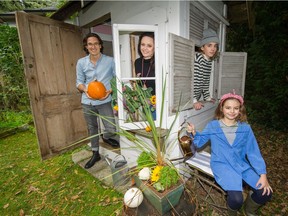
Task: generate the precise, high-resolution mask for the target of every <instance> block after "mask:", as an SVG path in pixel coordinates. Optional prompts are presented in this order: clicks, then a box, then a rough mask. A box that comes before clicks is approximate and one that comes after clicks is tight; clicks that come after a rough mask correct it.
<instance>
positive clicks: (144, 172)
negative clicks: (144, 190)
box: [138, 167, 151, 181]
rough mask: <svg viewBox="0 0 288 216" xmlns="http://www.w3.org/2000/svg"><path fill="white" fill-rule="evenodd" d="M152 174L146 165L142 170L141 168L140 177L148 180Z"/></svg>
mask: <svg viewBox="0 0 288 216" xmlns="http://www.w3.org/2000/svg"><path fill="white" fill-rule="evenodd" d="M150 175H151V171H150V168H149V167H144V168H143V169H142V170H140V172H139V173H138V177H139V179H141V180H144V181H146V180H148V179H150Z"/></svg>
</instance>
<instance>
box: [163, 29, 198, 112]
mask: <svg viewBox="0 0 288 216" xmlns="http://www.w3.org/2000/svg"><path fill="white" fill-rule="evenodd" d="M169 37H170V55H171V56H170V74H171V77H170V78H171V85H170V86H171V89H170V94H171V95H170V96H171V97H170V98H171V100H170V113H171V112H175V111H176V110H177V109H178V108H179V105H180V108H183V106H184V105H186V104H187V103H189V102H191V101H192V97H193V82H192V78H193V64H194V49H195V48H194V42H193V41H192V40H188V39H185V38H182V37H180V36H177V35H174V34H171V33H170V34H169ZM191 107H192V105H191V106H190V107H189V108H191ZM185 108H188V107H185Z"/></svg>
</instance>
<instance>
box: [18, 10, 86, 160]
mask: <svg viewBox="0 0 288 216" xmlns="http://www.w3.org/2000/svg"><path fill="white" fill-rule="evenodd" d="M16 22H17V28H18V34H19V38H20V43H21V49H22V55H23V60H24V64H25V76H26V79H27V83H28V88H29V95H30V104H31V107H32V112H33V116H34V123H35V126H36V130H37V137H38V143H39V147H40V152H41V157H42V159H47V158H49V157H52V156H54V155H57V154H59V153H61V152H64V151H67V150H68V149H71V148H72V147H76V146H79V145H80V143H78V144H77V145H73V143H74V142H75V141H78V140H81V139H82V138H84V137H86V136H87V129H86V123H85V120H84V117H83V113H82V108H81V103H80V96H81V95H80V93H78V91H77V89H76V86H75V85H76V84H75V83H76V63H77V60H78V59H79V58H80V57H82V56H84V55H85V54H84V52H83V50H82V37H81V29H80V28H79V27H76V26H73V25H70V24H66V23H62V22H59V21H55V20H52V19H49V18H44V17H40V16H35V15H31V14H26V13H24V12H17V13H16Z"/></svg>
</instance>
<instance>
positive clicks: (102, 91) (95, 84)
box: [87, 80, 106, 100]
mask: <svg viewBox="0 0 288 216" xmlns="http://www.w3.org/2000/svg"><path fill="white" fill-rule="evenodd" d="M87 92H88V95H89V96H90V97H91V98H93V99H96V100H99V99H101V98H103V97H104V96H105V95H106V88H105V86H104V84H103V83H102V82H99V81H97V80H95V81H92V82H90V83H89V84H88V88H87Z"/></svg>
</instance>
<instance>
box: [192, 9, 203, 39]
mask: <svg viewBox="0 0 288 216" xmlns="http://www.w3.org/2000/svg"><path fill="white" fill-rule="evenodd" d="M203 30H204V14H203V12H201V11H200V10H199V9H198V8H196V7H195V6H194V5H193V4H191V3H190V16H189V38H190V39H192V40H195V41H199V42H200V40H201V38H202V34H203Z"/></svg>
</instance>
